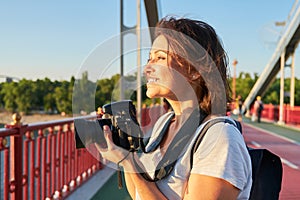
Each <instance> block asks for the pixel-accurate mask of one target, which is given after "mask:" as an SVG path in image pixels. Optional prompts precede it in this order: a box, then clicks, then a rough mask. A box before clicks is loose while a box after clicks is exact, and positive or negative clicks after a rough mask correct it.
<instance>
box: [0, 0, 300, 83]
mask: <svg viewBox="0 0 300 200" xmlns="http://www.w3.org/2000/svg"><path fill="white" fill-rule="evenodd" d="M158 1H159V3H158V4H159V13H160V17H163V16H167V15H168V16H170V15H174V16H177V17H188V18H193V19H198V20H202V21H205V22H207V23H209V24H210V25H211V26H213V27H214V28H215V30H216V32H217V34H218V35H219V37H220V39H221V41H222V43H223V45H224V48H225V50H226V52H227V54H228V57H229V67H230V71H231V73H232V71H233V69H232V62H233V60H234V59H236V60H237V61H238V64H237V67H236V72H237V74H239V73H240V72H249V73H251V74H254V73H257V74H258V75H259V74H260V73H262V71H263V69H264V68H265V66H266V65H267V63H268V62H269V60H270V58H271V56H272V54H273V53H274V50H275V48H276V42H277V40H278V38H279V36H280V31H281V29H282V27H278V26H275V22H282V21H285V20H286V19H287V17H288V14H289V12H290V10H291V8H292V6H293V4H294V0H264V1H261V0H252V1H241V0H227V1H224V0H211V1H208V0H206V1H203V0H178V1H174V0H173V1H172V0H158ZM136 2H137V0H125V1H124V24H125V25H126V26H128V27H132V26H134V25H135V24H136ZM143 2H144V1H141V27H142V28H146V27H147V19H146V15H145V9H144V5H143ZM0 24H1V25H0V81H4V80H3V79H1V75H2V76H3V75H4V76H11V77H16V78H19V79H22V78H25V79H32V80H36V79H44V78H45V77H47V78H50V79H51V80H59V81H61V80H70V78H71V76H75V77H77V76H78V74H79V72H80V71H82V70H83V69H84V68H85V67H86V66H87V65H88V64H89V63H91V62H90V60H91V57H93V56H94V57H93V59H94V58H95V57H96V58H97V62H98V63H97V66H99V63H101V60H105V59H106V58H112V57H110V56H108V55H107V54H108V53H109V52H119V44H118V38H119V34H120V1H119V0H111V1H99V0H90V1H71V0H65V1H59V0H51V1H32V0H29V1H16V0H11V1H0ZM125 40H126V41H125V42H124V46H125V47H124V48H125V49H127V50H128V52H129V53H128V54H127V55H126V56H125V61H124V62H125V63H124V65H125V66H126V67H125V71H126V70H127V71H130V70H131V68H130V67H129V66H131V67H132V66H136V65H137V64H136V58H135V57H134V54H131V53H130V49H131V47H129V46H132V45H134V44H135V41H136V37H135V35H133V34H128V36H126V37H125ZM131 41H134V42H131ZM99 49H100V51H99ZM106 50H107V51H106ZM146 51H148V49H146V50H145V52H146ZM94 52H97V53H94ZM299 52H300V50H297V51H296V59H295V61H296V76H297V77H300V73H299V71H300V69H299V68H300V67H297V65H300V64H299V63H300V53H299ZM143 54H144V53H143ZM145 54H147V53H145ZM146 57H147V56H143V55H142V61H141V62H142V64H145V62H146V59H147V58H146ZM298 60H299V61H298ZM118 61H119V59H112V60H110V61H105V62H106V63H108V65H109V66H106V68H105V70H102V69H100V70H99V71H101V70H102V71H101V72H91V73H92V74H94V73H98V75H97V76H96V78H99V77H100V76H101V75H99V74H100V73H103V74H104V73H106V74H107V75H108V74H109V73H119V67H118V63H119V62H118ZM297 61H298V62H297ZM103 62H104V61H103ZM100 65H101V64H100ZM107 68H111V69H110V70H107ZM104 71H105V72H104ZM128 73H129V72H128ZM287 73H288V72H287Z"/></svg>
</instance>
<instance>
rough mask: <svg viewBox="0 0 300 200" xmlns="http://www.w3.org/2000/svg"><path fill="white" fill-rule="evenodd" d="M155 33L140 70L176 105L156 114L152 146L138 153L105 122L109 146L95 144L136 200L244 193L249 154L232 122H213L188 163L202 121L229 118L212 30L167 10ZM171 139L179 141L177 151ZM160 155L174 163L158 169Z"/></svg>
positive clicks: (222, 59)
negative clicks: (118, 169)
mask: <svg viewBox="0 0 300 200" xmlns="http://www.w3.org/2000/svg"><path fill="white" fill-rule="evenodd" d="M155 34H156V39H155V40H154V42H153V45H152V48H151V51H150V56H149V61H148V64H147V65H146V67H145V69H144V73H145V76H146V78H147V96H148V97H150V98H161V97H163V98H165V99H166V100H167V101H168V102H169V104H170V105H171V107H172V110H173V111H172V112H169V113H166V114H165V115H163V116H162V117H161V118H160V119H159V120H158V121H157V123H156V124H155V126H154V128H153V132H152V136H151V138H150V140H149V142H148V144H147V145H146V147H145V149H146V151H149V153H145V154H143V155H138V154H137V153H134V154H133V156H127V155H128V153H126V151H124V150H123V149H121V148H119V147H118V146H116V145H114V144H113V142H112V137H111V132H110V130H109V128H108V127H107V126H104V128H103V129H104V132H105V136H106V140H107V143H108V147H107V149H99V150H100V152H101V154H102V156H103V157H104V158H106V159H108V160H110V161H112V162H114V163H118V164H120V165H121V166H122V167H123V168H124V172H125V181H126V186H127V189H128V191H129V193H130V195H131V197H132V198H133V199H147V200H148V199H205V200H206V199H248V197H249V194H250V189H251V183H252V181H251V161H250V156H249V154H248V151H247V149H246V145H245V143H244V140H243V137H242V136H241V134H240V133H239V131H238V130H237V128H236V127H235V126H233V125H230V124H225V123H218V124H215V125H214V126H212V127H210V128H209V130H208V131H207V133H206V135H205V137H204V139H203V141H202V142H201V144H200V146H199V148H198V149H197V151H196V152H195V153H194V154H192V159H193V162H192V166H190V165H191V162H190V160H191V149H192V146H193V144H194V142H195V140H196V138H197V135H198V134H199V132H200V131H201V128H202V127H203V125H204V124H205V123H207V122H208V121H210V120H211V119H213V118H216V117H223V118H226V116H225V115H226V105H227V102H228V101H229V93H230V89H229V86H228V83H227V68H226V67H227V60H226V54H225V52H224V50H223V47H222V45H221V44H220V42H219V39H218V37H217V35H216V33H215V31H214V29H213V28H212V27H211V26H209V25H208V24H206V23H204V22H201V21H196V20H191V19H175V18H172V17H171V18H164V19H162V20H161V21H160V22H159V23H158V25H157V27H156V29H155ZM161 135H163V136H161ZM178 135H180V137H184V138H187V140H186V142H184V143H185V144H184V145H182V144H180V145H177V144H178V142H177V140H178V137H176V136H178ZM186 135H188V137H186ZM159 138H161V139H160V140H159ZM180 139H181V138H179V140H180ZM157 141H159V142H157ZM174 141H175V142H174ZM154 144H158V145H157V146H156V148H154V150H153V148H152V147H153V146H155V145H154ZM174 144H175V145H174ZM174 146H182V147H181V150H180V152H181V153H179V154H178V155H176V157H174V154H176V153H173V149H175V147H174ZM151 148H152V150H151ZM176 148H177V147H176ZM170 149H171V150H170ZM170 152H171V153H170ZM174 152H175V151H174ZM168 156H169V157H168ZM164 159H165V160H168V159H169V160H168V162H169V163H174V164H173V168H171V170H169V171H168V170H165V171H163V172H166V173H156V172H155V170H156V167H157V166H165V165H159V163H160V162H161V160H164ZM170 159H171V161H170ZM158 168H159V167H158ZM141 169H143V170H144V171H145V173H141V171H140V170H141ZM136 172H138V173H136ZM144 174H148V175H147V176H148V177H150V179H151V178H153V179H152V180H154V181H149V180H148V179H146V178H145V176H144ZM161 174H163V175H162V178H157V176H159V175H161Z"/></svg>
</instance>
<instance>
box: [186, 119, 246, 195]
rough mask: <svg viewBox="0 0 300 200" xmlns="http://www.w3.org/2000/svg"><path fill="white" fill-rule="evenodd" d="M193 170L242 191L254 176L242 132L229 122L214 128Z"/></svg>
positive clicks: (210, 129)
mask: <svg viewBox="0 0 300 200" xmlns="http://www.w3.org/2000/svg"><path fill="white" fill-rule="evenodd" d="M191 173H194V174H202V175H207V176H212V177H217V178H221V179H224V180H226V181H228V182H230V183H231V184H232V185H234V186H235V187H237V188H239V189H240V190H242V189H243V188H244V187H245V186H246V184H247V181H248V180H249V175H250V176H251V160H250V156H249V153H248V150H247V148H246V145H245V142H244V139H243V136H242V135H241V133H240V132H239V131H238V130H237V129H236V128H235V127H234V126H233V125H230V124H228V123H225V124H224V123H217V124H215V125H213V126H212V127H210V128H209V129H208V131H207V133H206V135H205V136H204V138H203V140H202V142H201V143H200V145H199V147H198V149H197V151H196V152H195V154H194V157H193V166H192V170H191ZM249 173H250V174H249Z"/></svg>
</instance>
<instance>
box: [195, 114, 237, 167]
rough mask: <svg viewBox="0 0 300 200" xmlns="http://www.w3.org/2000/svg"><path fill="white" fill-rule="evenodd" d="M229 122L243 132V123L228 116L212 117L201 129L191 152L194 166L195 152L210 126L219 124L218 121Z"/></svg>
mask: <svg viewBox="0 0 300 200" xmlns="http://www.w3.org/2000/svg"><path fill="white" fill-rule="evenodd" d="M220 122H222V123H228V124H232V125H234V126H235V127H237V128H238V129H239V131H240V132H242V126H241V124H240V123H239V122H238V123H237V121H235V122H236V123H234V122H233V121H231V120H229V119H226V118H215V119H212V120H210V121H208V122H207V123H206V124H205V125H204V127H203V128H202V129H201V131H200V133H199V135H198V136H197V139H196V141H195V143H194V145H193V147H192V152H191V158H190V166H191V168H192V166H193V157H194V153H195V152H196V151H197V149H198V147H199V145H200V143H201V142H202V140H203V138H204V136H205V134H206V132H207V131H208V129H209V128H210V127H212V126H213V125H215V124H217V123H220Z"/></svg>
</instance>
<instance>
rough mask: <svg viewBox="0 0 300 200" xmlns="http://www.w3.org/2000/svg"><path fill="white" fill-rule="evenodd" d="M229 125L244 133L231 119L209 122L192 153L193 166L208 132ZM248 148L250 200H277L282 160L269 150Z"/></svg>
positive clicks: (218, 119)
mask: <svg viewBox="0 0 300 200" xmlns="http://www.w3.org/2000/svg"><path fill="white" fill-rule="evenodd" d="M220 122H223V123H229V124H232V125H234V126H236V127H237V128H238V129H239V130H240V132H241V133H242V126H241V124H240V122H238V121H235V123H236V124H234V123H233V122H232V121H231V120H229V119H224V118H216V119H213V120H211V121H209V122H208V123H207V124H206V125H205V126H204V127H203V129H202V130H201V132H200V134H199V136H198V138H197V139H196V142H195V143H194V146H193V148H192V153H191V166H192V163H193V155H194V153H195V152H196V150H197V148H198V146H199V144H200V143H201V141H202V139H203V137H204V135H205V133H206V132H207V130H208V129H209V128H210V127H211V126H212V125H214V124H216V123H220ZM247 148H248V152H249V154H250V157H251V163H252V181H253V182H252V187H251V192H250V198H249V199H250V200H277V199H279V193H280V190H281V181H282V163H281V160H280V158H279V157H278V156H277V155H275V154H274V153H272V152H270V151H269V150H267V149H253V148H250V147H247Z"/></svg>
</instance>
